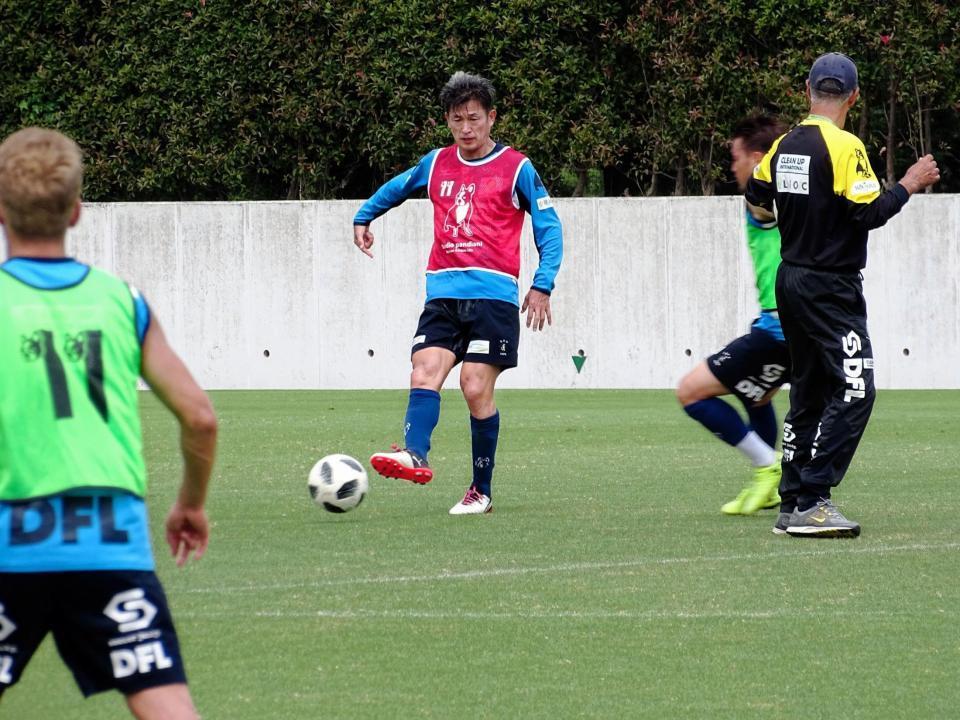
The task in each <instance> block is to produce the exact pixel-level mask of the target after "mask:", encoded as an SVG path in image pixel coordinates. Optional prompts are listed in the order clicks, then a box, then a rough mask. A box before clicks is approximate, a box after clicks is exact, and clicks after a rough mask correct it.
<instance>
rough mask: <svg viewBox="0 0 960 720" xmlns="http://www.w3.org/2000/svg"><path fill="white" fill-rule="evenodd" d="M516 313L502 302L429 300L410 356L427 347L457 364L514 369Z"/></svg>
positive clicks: (513, 308) (518, 335)
mask: <svg viewBox="0 0 960 720" xmlns="http://www.w3.org/2000/svg"><path fill="white" fill-rule="evenodd" d="M519 344H520V310H519V308H517V306H516V305H514V304H513V303H508V302H504V301H502V300H452V299H447V298H444V299H440V300H431V301H430V302H428V303H427V304H426V305H425V306H424V308H423V312H422V313H421V314H420V322H419V323H418V324H417V332H416V336H415V337H414V338H413V348H412V349H411V351H410V352H411V354H413V353H415V352H417V351H418V350H423V349H424V348H428V347H442V348H446V349H447V350H449V351H450V352H452V353H453V354H454V355H455V356H456V358H457V362H463V361H467V362H475V363H484V364H486V365H498V366H500V367H502V368H512V367H516V366H517V346H518V345H519Z"/></svg>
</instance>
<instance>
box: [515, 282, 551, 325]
mask: <svg viewBox="0 0 960 720" xmlns="http://www.w3.org/2000/svg"><path fill="white" fill-rule="evenodd" d="M523 313H527V327H528V328H532V329H533V331H534V332H536V331H537V330H543V323H544V321H546V323H547V324H548V325H553V316H552V315H551V314H550V296H549V295H547V294H546V293H542V292H540V291H539V290H535V289H534V288H530V292H528V293H527V296H526V297H525V298H524V299H523V306H522V307H521V308H520V314H521V315H522V314H523Z"/></svg>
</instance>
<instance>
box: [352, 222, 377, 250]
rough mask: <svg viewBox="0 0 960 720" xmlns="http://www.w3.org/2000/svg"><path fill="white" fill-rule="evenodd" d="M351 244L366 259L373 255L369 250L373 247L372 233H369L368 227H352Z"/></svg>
mask: <svg viewBox="0 0 960 720" xmlns="http://www.w3.org/2000/svg"><path fill="white" fill-rule="evenodd" d="M353 244H354V245H356V246H357V247H358V248H360V252H362V253H363V254H364V255H366V256H367V257H373V253H372V252H370V248H372V247H373V233H372V232H370V226H369V225H354V226H353Z"/></svg>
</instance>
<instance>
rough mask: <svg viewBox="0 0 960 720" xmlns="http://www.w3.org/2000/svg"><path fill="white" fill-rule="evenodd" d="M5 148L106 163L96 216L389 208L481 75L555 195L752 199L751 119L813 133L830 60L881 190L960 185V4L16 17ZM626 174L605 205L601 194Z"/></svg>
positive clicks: (329, 3) (2, 122)
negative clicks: (844, 82)
mask: <svg viewBox="0 0 960 720" xmlns="http://www.w3.org/2000/svg"><path fill="white" fill-rule="evenodd" d="M0 17H3V18H4V23H3V25H4V32H3V33H2V34H0V68H3V70H2V82H0V133H2V134H7V133H9V132H12V131H13V130H15V129H17V128H19V127H22V126H24V125H29V124H39V125H45V126H52V127H57V128H60V129H62V130H64V131H65V132H67V133H69V134H71V135H72V136H74V137H75V138H77V140H78V141H79V142H80V144H81V146H82V147H83V148H84V150H85V151H86V153H87V162H88V166H87V197H88V199H91V200H178V199H192V200H203V199H282V198H337V197H361V196H366V195H368V194H369V193H370V192H371V191H372V190H373V189H374V188H375V187H377V186H378V185H379V184H380V183H381V182H383V181H384V180H385V179H386V178H387V177H389V176H391V175H393V174H395V173H396V172H398V171H400V170H402V169H403V168H405V167H408V166H409V165H411V164H412V163H413V162H414V161H415V160H416V158H418V157H419V156H420V155H421V154H422V153H424V152H426V151H427V150H428V149H429V148H431V147H434V146H437V145H440V144H446V143H447V142H448V141H449V135H448V134H447V131H446V128H445V125H444V123H443V118H442V116H441V113H440V109H439V103H438V99H437V95H438V92H439V89H440V87H441V86H442V84H443V83H444V81H445V80H446V79H447V78H448V77H449V75H450V74H451V73H452V72H453V71H455V70H458V69H466V70H471V71H475V72H479V73H482V74H485V75H486V76H488V77H490V78H491V79H492V80H493V81H494V83H495V84H496V86H497V88H498V90H499V92H500V97H499V100H498V103H497V108H498V112H499V122H498V127H497V130H496V136H497V138H498V139H500V140H502V141H504V142H507V143H510V144H512V145H515V146H516V147H518V148H520V149H522V150H524V151H525V152H527V153H528V154H529V155H530V156H531V157H532V158H533V160H534V162H535V164H536V165H537V167H538V169H539V170H540V172H541V174H542V175H543V177H544V179H545V181H546V182H547V183H548V185H550V186H551V187H552V188H553V190H554V193H555V194H583V193H596V192H602V191H606V192H608V193H614V192H615V193H619V192H629V193H632V194H637V193H641V192H645V193H649V194H664V193H676V194H687V193H692V194H701V193H703V194H710V193H713V192H731V191H733V187H732V184H731V183H729V182H728V181H727V180H728V174H727V170H726V164H727V162H728V160H729V158H728V157H727V153H726V151H725V150H724V143H725V139H726V137H727V135H728V133H729V131H730V128H731V126H732V124H733V123H734V122H735V121H736V120H737V119H738V118H739V117H740V116H742V115H744V114H746V113H748V112H751V111H757V110H765V111H768V112H775V113H779V114H781V115H782V116H783V117H784V119H786V120H787V121H790V122H792V121H795V120H797V119H798V118H799V117H801V116H802V114H803V112H804V109H805V100H804V96H803V81H804V78H805V76H806V72H807V69H808V68H809V65H810V63H811V62H812V60H813V59H814V58H815V57H816V56H817V55H818V54H820V53H821V52H824V51H827V50H831V49H839V50H843V51H846V52H848V54H850V55H852V56H853V57H854V59H855V60H856V61H857V63H858V66H859V69H860V74H861V85H862V89H863V101H862V102H861V103H860V104H859V105H858V107H857V108H855V110H854V112H853V113H851V118H850V123H851V124H850V129H852V130H853V131H854V132H857V133H858V134H860V135H861V136H862V137H863V139H864V140H865V142H866V143H867V146H868V148H869V149H870V151H871V156H872V159H873V162H874V164H875V165H876V166H877V169H878V171H879V172H885V173H892V174H893V175H898V174H902V172H903V171H904V170H905V168H906V166H907V165H908V164H909V163H910V162H911V161H912V160H913V159H914V158H915V157H916V156H917V155H918V154H920V153H922V152H928V151H932V152H934V153H935V154H936V155H937V158H938V160H939V161H940V163H941V166H942V167H943V183H942V184H941V186H940V188H939V189H940V190H953V191H957V190H958V189H960V156H958V149H957V148H958V146H960V122H958V111H960V74H958V73H957V72H956V68H957V67H960V42H958V40H957V38H958V37H960V6H958V5H957V4H956V3H948V2H938V1H937V0H890V2H885V3H853V2H850V1H849V0H840V1H839V2H837V1H831V2H828V1H827V0H759V1H758V2H753V3H750V2H745V1H744V0H666V1H665V0H640V2H636V3H620V2H612V1H607V0H591V2H587V3H581V4H570V3H557V2H550V1H548V0H492V1H491V2H487V3H477V2H475V1H473V0H470V1H467V0H450V1H449V2H445V3H436V2H428V1H427V0H368V2H365V3H353V2H347V1H346V0H314V1H310V0H296V1H294V2H281V0H260V1H258V2H250V1H249V0H246V1H241V2H226V1H225V0H153V2H149V3H121V2H112V1H110V0H102V1H101V2H84V1H82V0H42V1H41V0H37V1H35V2H30V3H23V2H17V1H16V0H0ZM598 173H599V177H602V178H604V180H605V183H603V184H605V185H606V187H605V188H604V187H600V185H601V183H598V182H596V178H597V177H598V175H597V174H598Z"/></svg>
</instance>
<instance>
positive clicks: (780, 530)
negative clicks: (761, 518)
mask: <svg viewBox="0 0 960 720" xmlns="http://www.w3.org/2000/svg"><path fill="white" fill-rule="evenodd" d="M789 524H790V513H788V512H782V513H780V514H779V515H777V522H776V524H774V526H773V534H774V535H786V534H787V526H788V525H789Z"/></svg>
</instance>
